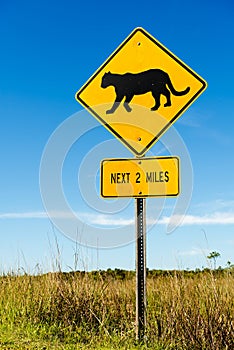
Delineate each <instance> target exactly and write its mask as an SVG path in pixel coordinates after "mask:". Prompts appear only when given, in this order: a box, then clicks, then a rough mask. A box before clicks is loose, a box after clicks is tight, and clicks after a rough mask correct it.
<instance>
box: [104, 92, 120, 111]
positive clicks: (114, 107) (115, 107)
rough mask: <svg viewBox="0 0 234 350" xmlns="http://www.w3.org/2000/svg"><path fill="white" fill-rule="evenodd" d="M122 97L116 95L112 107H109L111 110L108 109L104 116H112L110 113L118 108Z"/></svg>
mask: <svg viewBox="0 0 234 350" xmlns="http://www.w3.org/2000/svg"><path fill="white" fill-rule="evenodd" d="M123 97H124V96H122V97H121V96H119V95H117V96H116V99H115V102H114V104H113V106H112V107H111V109H108V110H107V111H106V114H112V113H114V112H115V111H116V109H117V108H118V107H119V105H120V102H121V101H122V99H123Z"/></svg>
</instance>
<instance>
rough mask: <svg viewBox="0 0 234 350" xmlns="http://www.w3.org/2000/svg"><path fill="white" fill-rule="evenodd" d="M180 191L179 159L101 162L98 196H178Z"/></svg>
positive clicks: (160, 158)
mask: <svg viewBox="0 0 234 350" xmlns="http://www.w3.org/2000/svg"><path fill="white" fill-rule="evenodd" d="M179 190H180V181H179V158H178V157H157V158H156V157H154V158H135V159H105V160H103V161H102V162H101V196H102V197H105V198H106V197H107V198H113V197H134V198H141V197H142V198H146V197H160V196H163V197H164V196H177V195H178V194H179Z"/></svg>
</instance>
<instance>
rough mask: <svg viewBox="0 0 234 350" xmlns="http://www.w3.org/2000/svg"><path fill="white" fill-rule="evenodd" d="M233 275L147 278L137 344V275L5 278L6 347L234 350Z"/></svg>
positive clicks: (0, 301)
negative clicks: (142, 333)
mask: <svg viewBox="0 0 234 350" xmlns="http://www.w3.org/2000/svg"><path fill="white" fill-rule="evenodd" d="M233 286H234V271H233V269H232V270H231V269H229V270H221V271H209V270H206V271H203V272H197V273H195V272H186V271H184V272H181V271H174V272H165V271H164V272H162V271H161V272H160V271H155V272H154V273H149V276H148V279H147V301H148V307H147V321H148V326H147V334H146V340H145V343H144V344H141V345H137V344H136V342H135V277H134V273H133V272H123V271H122V272H121V271H117V272H115V273H114V272H113V271H109V272H103V271H100V272H96V273H94V272H93V273H81V272H74V273H49V274H45V275H39V276H30V275H27V274H25V275H23V276H16V275H13V274H9V275H3V276H1V277H0V349H9V350H10V349H12V350H14V349H20V350H23V349H28V350H31V349H40V350H42V349H44V350H45V349H48V350H53V349H56V350H59V349H64V350H68V349H69V350H73V349H91V350H92V349H108V350H110V349H154V350H157V349H158V350H160V349H164V350H166V349H177V350H179V349H185V350H187V349H189V350H191V349H206V350H209V349H212V350H222V349H228V350H233V349H234V287H233Z"/></svg>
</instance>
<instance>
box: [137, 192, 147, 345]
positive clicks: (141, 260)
mask: <svg viewBox="0 0 234 350" xmlns="http://www.w3.org/2000/svg"><path fill="white" fill-rule="evenodd" d="M145 221H146V219H145V199H144V198H136V339H137V340H138V341H142V340H143V339H144V336H145V328H146V226H145V223H146V222H145Z"/></svg>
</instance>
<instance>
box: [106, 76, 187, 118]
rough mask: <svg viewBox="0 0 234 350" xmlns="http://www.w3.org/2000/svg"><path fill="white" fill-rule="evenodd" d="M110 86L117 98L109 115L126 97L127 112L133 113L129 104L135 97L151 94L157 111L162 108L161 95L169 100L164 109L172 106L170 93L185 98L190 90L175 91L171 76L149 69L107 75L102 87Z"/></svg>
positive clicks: (153, 109) (154, 109)
mask: <svg viewBox="0 0 234 350" xmlns="http://www.w3.org/2000/svg"><path fill="white" fill-rule="evenodd" d="M108 86H114V88H115V93H116V98H115V101H114V104H113V106H112V107H111V109H109V110H107V111H106V113H107V114H111V113H114V112H115V110H116V109H117V108H118V106H119V105H120V103H121V101H122V100H123V98H124V97H126V98H125V101H124V107H125V109H126V111H127V112H131V110H132V109H131V107H130V106H129V102H130V101H131V100H132V99H133V97H134V95H142V94H145V93H147V92H151V93H152V95H153V98H154V100H155V105H154V106H153V107H152V108H151V110H152V111H156V110H157V109H158V108H159V107H160V95H164V96H165V97H166V99H167V101H166V103H165V104H164V107H169V106H171V94H170V92H171V93H172V94H173V95H175V96H183V95H186V94H187V93H188V92H189V90H190V87H187V88H186V89H185V90H182V91H177V90H175V88H174V87H173V85H172V82H171V79H170V77H169V75H168V74H167V73H166V72H164V71H163V70H161V69H149V70H147V71H145V72H140V73H137V74H133V73H126V74H113V73H111V72H109V73H105V74H104V75H103V77H102V83H101V87H102V88H104V89H105V88H107V87H108ZM168 88H169V89H168Z"/></svg>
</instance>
